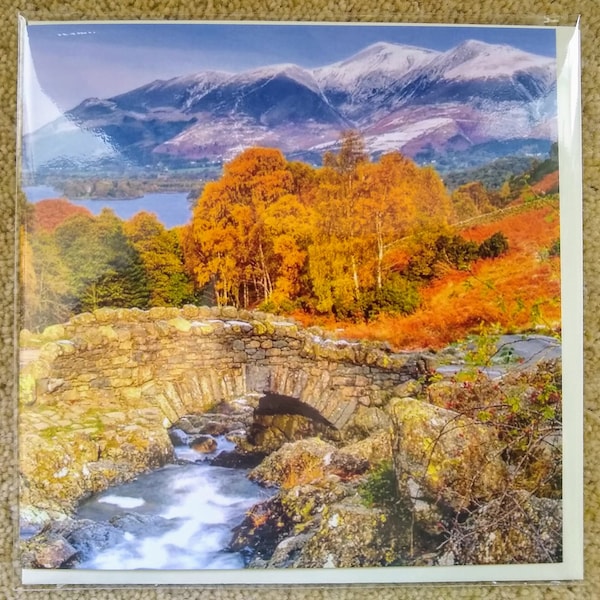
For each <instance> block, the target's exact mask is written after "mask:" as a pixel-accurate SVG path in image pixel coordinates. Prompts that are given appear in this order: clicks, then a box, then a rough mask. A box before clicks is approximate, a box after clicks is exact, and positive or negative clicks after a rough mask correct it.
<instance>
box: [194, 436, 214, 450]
mask: <svg viewBox="0 0 600 600" xmlns="http://www.w3.org/2000/svg"><path fill="white" fill-rule="evenodd" d="M190 448H192V449H193V450H195V451H196V452H201V453H204V454H210V453H211V452H214V451H215V450H216V449H217V442H216V441H215V439H214V438H212V437H210V436H208V435H201V436H198V437H196V438H194V439H193V440H192V441H191V442H190Z"/></svg>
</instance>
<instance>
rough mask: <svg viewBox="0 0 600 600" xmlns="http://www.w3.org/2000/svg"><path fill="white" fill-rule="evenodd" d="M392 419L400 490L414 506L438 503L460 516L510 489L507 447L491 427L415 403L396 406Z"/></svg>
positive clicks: (393, 405) (409, 400) (407, 401)
mask: <svg viewBox="0 0 600 600" xmlns="http://www.w3.org/2000/svg"><path fill="white" fill-rule="evenodd" d="M390 414H391V417H392V420H393V422H394V435H393V442H392V447H393V453H394V466H395V470H396V474H397V478H398V489H399V490H400V492H401V495H403V496H405V497H409V498H411V500H412V501H413V503H414V502H416V501H424V502H428V501H432V500H434V501H437V502H438V503H439V505H446V506H448V507H449V508H450V509H452V510H453V511H455V512H459V511H461V510H464V509H466V508H468V507H469V506H471V505H473V504H474V503H475V502H481V501H485V500H489V499H491V498H492V497H494V496H495V495H496V494H498V493H500V492H501V491H502V490H503V489H504V488H505V487H506V483H507V469H506V465H505V463H504V462H503V460H502V458H501V453H502V450H503V445H502V444H501V443H500V442H499V440H498V436H497V433H496V431H495V430H494V429H493V428H492V427H490V426H488V425H485V424H483V423H479V422H476V421H473V420H471V419H468V418H466V417H464V416H461V415H459V414H458V413H455V412H453V411H450V410H446V409H443V408H440V407H437V406H434V405H432V404H429V403H426V402H421V401H419V400H415V399H414V398H403V399H396V400H394V401H393V402H392V403H391V405H390ZM411 481H412V482H413V484H410V482H411ZM415 484H416V487H415ZM411 485H412V487H411ZM415 489H418V494H419V495H418V497H416V498H414V497H413V490H415Z"/></svg>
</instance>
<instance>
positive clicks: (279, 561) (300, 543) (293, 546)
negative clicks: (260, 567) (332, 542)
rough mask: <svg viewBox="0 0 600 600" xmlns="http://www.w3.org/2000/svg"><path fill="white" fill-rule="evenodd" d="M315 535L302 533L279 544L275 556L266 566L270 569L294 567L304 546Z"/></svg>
mask: <svg viewBox="0 0 600 600" xmlns="http://www.w3.org/2000/svg"><path fill="white" fill-rule="evenodd" d="M313 535H314V533H313V532H311V533H300V534H298V535H293V536H291V537H287V538H285V539H284V540H282V541H281V542H279V544H277V547H276V548H275V551H274V552H273V555H272V556H271V558H270V560H269V561H268V562H267V564H266V565H265V566H266V567H269V568H272V567H275V568H286V567H294V566H295V565H296V562H297V561H298V559H299V557H300V556H301V554H302V550H303V548H304V546H305V545H306V543H307V542H308V540H309V539H310V538H311V537H312V536H313Z"/></svg>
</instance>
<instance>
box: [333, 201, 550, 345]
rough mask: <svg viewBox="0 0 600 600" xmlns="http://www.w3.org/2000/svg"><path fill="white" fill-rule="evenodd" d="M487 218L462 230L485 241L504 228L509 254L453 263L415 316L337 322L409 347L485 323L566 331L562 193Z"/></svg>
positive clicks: (439, 341)
mask: <svg viewBox="0 0 600 600" xmlns="http://www.w3.org/2000/svg"><path fill="white" fill-rule="evenodd" d="M481 220H482V221H484V222H483V223H479V224H476V225H472V226H470V227H466V228H464V229H463V230H462V231H461V235H462V236H463V237H464V238H466V239H469V240H472V241H474V242H478V243H480V242H481V241H483V240H484V239H486V238H488V237H489V236H490V235H492V234H493V233H495V232H496V231H501V232H503V233H504V235H505V236H506V237H507V238H508V241H509V251H508V252H507V254H505V255H503V256H501V257H498V258H495V259H479V260H477V261H475V262H474V263H472V264H471V266H470V267H469V269H468V270H448V271H447V272H446V273H445V274H444V275H442V276H441V277H438V278H437V279H435V280H434V281H433V282H432V284H431V285H429V286H428V287H426V288H423V289H422V292H421V293H422V299H423V300H422V305H421V307H420V308H419V309H418V310H417V311H416V312H415V313H413V314H411V315H409V316H406V317H403V316H390V315H384V316H380V317H379V318H378V319H377V320H376V321H375V322H371V323H365V324H340V323H337V324H336V325H337V327H338V328H339V327H341V328H342V330H343V333H341V335H344V336H346V337H350V338H367V339H374V340H385V341H388V342H390V343H391V344H392V345H393V346H394V347H396V348H401V349H409V348H423V347H431V348H440V347H442V346H444V345H446V344H448V343H449V342H452V341H454V340H457V339H460V338H464V337H465V336H466V335H467V334H469V333H474V332H477V331H479V330H480V329H481V328H482V327H485V326H486V325H494V326H499V328H500V329H501V330H503V331H506V332H522V331H528V330H542V331H548V332H553V331H558V330H560V258H559V256H557V255H556V254H557V251H556V248H554V250H553V246H555V242H556V240H558V239H559V236H560V231H559V213H558V200H557V199H556V198H548V199H547V200H544V201H543V202H539V201H538V202H536V203H535V204H534V205H527V204H524V203H521V204H517V205H516V206H513V207H511V208H510V209H509V210H507V211H499V212H498V213H496V215H485V216H484V217H483V218H482V219H481ZM330 325H332V324H330Z"/></svg>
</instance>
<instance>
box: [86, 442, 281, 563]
mask: <svg viewBox="0 0 600 600" xmlns="http://www.w3.org/2000/svg"><path fill="white" fill-rule="evenodd" d="M214 439H215V440H216V441H217V450H216V452H213V453H211V454H209V455H206V454H201V453H199V452H196V451H195V450H193V449H192V448H189V447H188V446H175V452H176V456H177V459H178V464H171V465H167V466H165V467H162V468H160V469H158V470H156V471H153V472H151V473H147V474H144V475H140V476H139V477H138V478H137V479H135V480H134V481H131V482H128V483H126V484H123V485H119V486H114V487H112V488H110V489H109V490H106V491H104V492H102V493H99V494H95V495H94V496H92V497H90V498H89V499H87V500H86V501H84V502H82V503H81V505H80V506H79V509H78V511H77V515H76V517H77V518H78V519H90V520H92V521H96V522H98V523H106V522H108V521H110V523H112V524H117V525H118V526H121V527H122V528H123V530H124V531H125V533H124V535H123V538H122V539H121V540H120V541H119V543H117V544H116V545H114V546H113V545H110V546H109V547H107V548H105V549H101V550H100V551H99V552H98V553H97V554H95V555H94V556H93V557H92V558H90V559H88V560H86V561H84V562H81V563H79V564H78V565H77V568H80V569H235V568H243V567H244V560H243V557H242V555H241V554H240V553H235V552H231V551H227V550H226V547H227V545H228V543H229V541H230V539H231V535H232V533H231V530H232V528H233V527H235V526H236V525H238V524H239V523H240V522H241V521H242V519H243V518H244V515H245V513H246V511H247V510H248V509H249V508H250V507H251V506H252V505H254V504H256V503H257V502H259V501H262V500H265V499H266V498H268V497H269V496H270V495H271V494H272V492H269V491H267V490H265V489H263V488H261V487H259V486H258V485H257V484H255V483H252V482H250V481H249V480H248V479H247V478H246V474H247V470H245V469H230V468H224V467H217V466H212V465H211V464H210V463H209V459H211V458H214V456H215V455H216V454H218V453H219V452H221V451H224V450H231V449H233V448H234V444H232V443H231V442H228V441H227V440H225V438H224V437H222V436H218V437H215V438H214Z"/></svg>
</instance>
